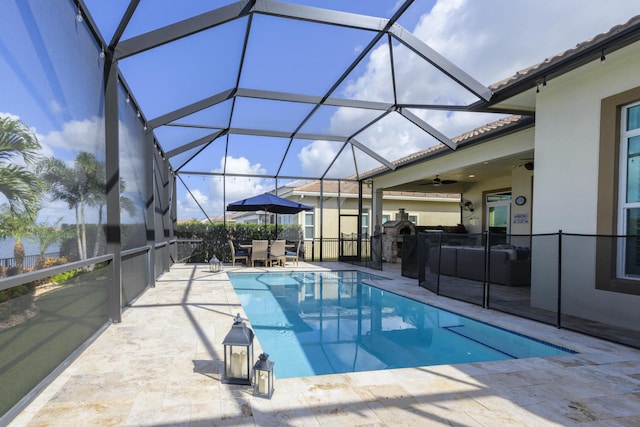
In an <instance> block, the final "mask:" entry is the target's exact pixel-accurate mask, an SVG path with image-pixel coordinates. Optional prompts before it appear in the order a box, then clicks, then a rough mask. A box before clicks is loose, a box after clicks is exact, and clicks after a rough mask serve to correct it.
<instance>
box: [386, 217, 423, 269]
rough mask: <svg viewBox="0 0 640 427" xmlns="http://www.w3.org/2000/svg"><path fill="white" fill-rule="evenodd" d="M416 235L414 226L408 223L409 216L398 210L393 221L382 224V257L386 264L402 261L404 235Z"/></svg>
mask: <svg viewBox="0 0 640 427" xmlns="http://www.w3.org/2000/svg"><path fill="white" fill-rule="evenodd" d="M415 234H416V226H415V224H414V223H412V222H411V221H409V214H408V213H407V212H405V211H404V209H400V210H399V211H398V213H396V220H395V221H387V222H385V223H384V224H382V256H383V257H384V259H385V260H386V261H387V262H392V263H395V262H398V260H402V242H403V240H404V236H405V235H410V236H413V235H415Z"/></svg>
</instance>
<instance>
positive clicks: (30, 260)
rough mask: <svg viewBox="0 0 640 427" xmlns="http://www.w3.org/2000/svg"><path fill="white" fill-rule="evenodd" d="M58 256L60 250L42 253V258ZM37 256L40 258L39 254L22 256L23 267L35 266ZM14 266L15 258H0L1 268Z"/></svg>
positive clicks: (30, 267)
mask: <svg viewBox="0 0 640 427" xmlns="http://www.w3.org/2000/svg"><path fill="white" fill-rule="evenodd" d="M59 256H60V252H59V251H58V252H48V253H46V254H44V259H47V258H58V257H59ZM38 258H40V255H25V257H24V262H23V265H22V266H23V268H26V269H32V268H33V267H35V266H36V262H38ZM15 266H16V259H15V258H13V257H11V258H0V267H3V268H11V267H15Z"/></svg>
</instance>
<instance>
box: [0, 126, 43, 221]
mask: <svg viewBox="0 0 640 427" xmlns="http://www.w3.org/2000/svg"><path fill="white" fill-rule="evenodd" d="M40 148H41V147H40V143H38V139H37V138H36V136H35V134H34V133H33V132H32V131H31V129H29V128H28V127H27V126H26V125H25V124H24V123H23V122H21V121H20V120H17V119H12V118H10V117H0V193H2V194H4V196H5V197H6V198H7V200H8V201H9V208H10V210H11V212H13V213H16V214H24V213H27V214H29V215H33V213H34V212H35V211H36V210H37V209H38V205H39V200H40V194H41V192H42V188H41V182H40V179H39V178H38V176H37V175H35V174H34V173H32V172H31V171H29V170H28V169H27V167H28V166H31V165H33V164H35V162H36V161H37V160H38V151H39V150H40ZM20 160H21V162H22V163H24V166H22V165H20V164H19V163H18V162H20Z"/></svg>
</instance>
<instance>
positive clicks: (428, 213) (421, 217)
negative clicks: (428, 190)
mask: <svg viewBox="0 0 640 427" xmlns="http://www.w3.org/2000/svg"><path fill="white" fill-rule="evenodd" d="M304 203H305V204H307V205H309V206H314V207H315V218H314V220H315V236H316V238H319V237H320V235H321V234H322V236H323V237H327V238H337V237H338V222H339V214H338V203H337V198H336V197H325V199H324V206H323V213H322V215H323V217H322V233H321V232H320V198H319V197H308V196H307V197H305V198H304ZM362 208H363V210H365V211H368V213H369V234H371V233H373V231H374V227H375V225H376V221H380V225H382V223H381V222H382V217H381V218H377V219H376V218H372V216H374V215H373V214H372V211H371V199H370V198H365V199H364V200H363V202H362ZM400 208H404V209H405V211H406V212H407V213H408V214H409V215H411V216H417V218H418V223H417V224H416V225H421V226H438V225H445V226H455V225H456V224H459V223H460V208H459V206H458V202H457V201H455V200H452V201H431V200H411V199H408V198H405V199H395V198H392V199H387V198H386V197H385V199H384V208H383V210H382V215H389V218H390V219H391V220H393V219H395V215H396V213H397V212H398V210H399V209H400ZM340 214H341V215H357V214H358V200H357V199H355V198H351V197H350V198H343V199H341V203H340ZM300 221H303V219H300ZM345 224H347V225H348V226H350V227H348V228H347V229H341V232H342V233H357V232H358V230H357V225H356V218H355V217H354V218H353V221H344V222H343V227H345Z"/></svg>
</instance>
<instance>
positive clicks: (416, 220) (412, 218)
mask: <svg viewBox="0 0 640 427" xmlns="http://www.w3.org/2000/svg"><path fill="white" fill-rule="evenodd" d="M409 221H411V222H412V223H414V224H415V225H418V215H409Z"/></svg>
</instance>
